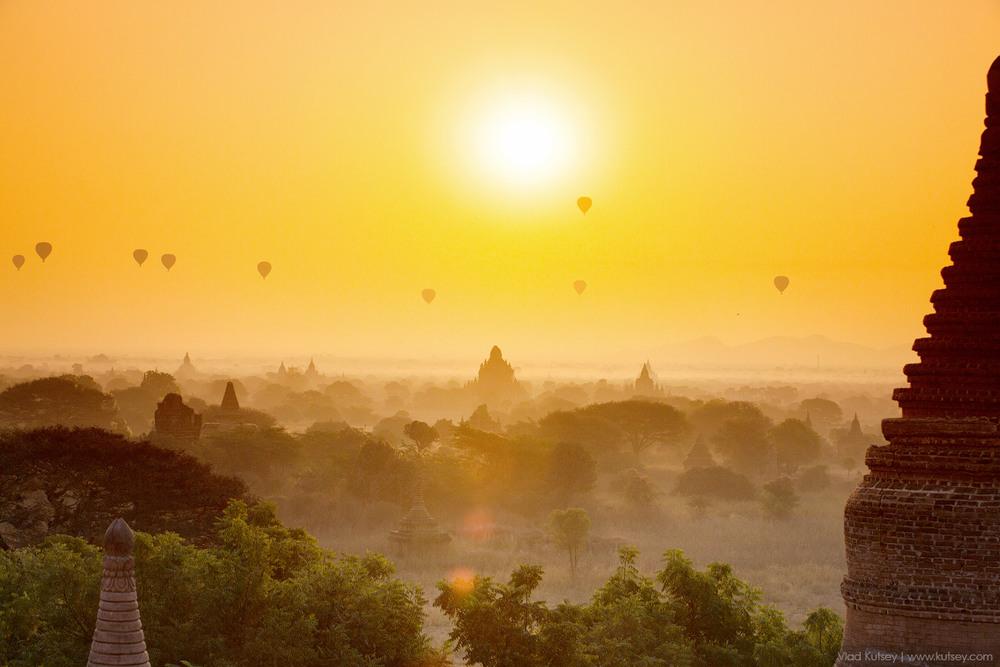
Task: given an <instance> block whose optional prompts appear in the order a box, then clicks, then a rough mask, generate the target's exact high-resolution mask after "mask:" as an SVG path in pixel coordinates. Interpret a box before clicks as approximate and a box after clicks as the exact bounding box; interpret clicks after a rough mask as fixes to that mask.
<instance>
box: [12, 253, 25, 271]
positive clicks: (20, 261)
mask: <svg viewBox="0 0 1000 667" xmlns="http://www.w3.org/2000/svg"><path fill="white" fill-rule="evenodd" d="M14 266H16V267H17V270H18V271H20V270H21V267H22V266H24V255H14Z"/></svg>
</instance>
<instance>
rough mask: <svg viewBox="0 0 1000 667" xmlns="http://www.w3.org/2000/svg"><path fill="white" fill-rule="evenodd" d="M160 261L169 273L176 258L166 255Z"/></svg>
mask: <svg viewBox="0 0 1000 667" xmlns="http://www.w3.org/2000/svg"><path fill="white" fill-rule="evenodd" d="M160 261H161V262H163V266H164V267H166V269H167V271H169V270H170V267H172V266H173V265H174V263H176V262H177V258H176V257H174V256H173V255H171V254H170V253H167V254H166V255H164V256H163V257H161V258H160Z"/></svg>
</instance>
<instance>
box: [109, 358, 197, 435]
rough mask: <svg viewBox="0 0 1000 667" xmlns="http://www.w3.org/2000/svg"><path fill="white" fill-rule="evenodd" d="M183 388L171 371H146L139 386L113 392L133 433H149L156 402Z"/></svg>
mask: <svg viewBox="0 0 1000 667" xmlns="http://www.w3.org/2000/svg"><path fill="white" fill-rule="evenodd" d="M180 393H181V388H180V387H179V386H178V385H177V381H176V380H174V376H173V375H170V374H169V373H161V372H159V371H146V372H145V373H144V374H143V376H142V382H141V383H140V384H139V386H138V387H128V388H126V389H116V390H115V391H113V392H111V394H112V395H113V396H114V397H115V399H116V400H117V401H118V405H119V406H120V408H121V411H122V415H124V417H125V420H126V421H127V422H128V425H129V428H131V429H132V432H133V433H137V434H138V433H148V432H149V431H150V430H152V428H153V414H154V413H155V412H156V404H157V403H159V402H160V401H162V400H163V397H164V396H166V395H167V394H180Z"/></svg>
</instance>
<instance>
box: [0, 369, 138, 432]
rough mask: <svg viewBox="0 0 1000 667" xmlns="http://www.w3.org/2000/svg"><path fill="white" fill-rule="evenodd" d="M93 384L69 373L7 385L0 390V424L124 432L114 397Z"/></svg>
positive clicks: (123, 423) (125, 428)
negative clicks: (90, 427) (91, 428)
mask: <svg viewBox="0 0 1000 667" xmlns="http://www.w3.org/2000/svg"><path fill="white" fill-rule="evenodd" d="M88 379H89V378H88ZM93 384H94V383H93V380H90V382H89V383H88V382H87V381H86V380H80V379H79V378H76V377H74V376H71V375H69V376H64V377H49V378H41V379H39V380H32V381H31V382H22V383H21V384H16V385H14V386H12V387H9V388H7V389H5V390H3V391H2V392H0V427H7V428H20V429H32V428H42V427H47V426H57V425H63V426H69V427H89V426H93V427H96V428H103V429H107V430H109V431H116V432H119V433H128V425H127V424H126V423H125V420H124V418H123V417H122V416H121V414H120V413H119V412H118V404H117V403H116V402H115V399H114V397H113V396H110V395H108V394H105V393H103V392H101V391H100V390H98V389H95V388H94V387H93Z"/></svg>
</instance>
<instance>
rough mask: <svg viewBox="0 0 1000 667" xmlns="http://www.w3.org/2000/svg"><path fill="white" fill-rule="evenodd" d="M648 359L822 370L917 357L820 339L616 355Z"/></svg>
mask: <svg viewBox="0 0 1000 667" xmlns="http://www.w3.org/2000/svg"><path fill="white" fill-rule="evenodd" d="M626 354H627V355H628V356H629V357H630V358H632V359H635V358H638V357H642V358H644V359H645V358H648V359H649V360H650V361H652V363H653V365H654V367H656V366H657V365H663V364H669V365H672V366H677V365H683V366H700V367H803V366H804V367H810V368H815V367H817V366H819V367H822V368H830V367H836V368H898V369H899V370H900V371H902V367H903V365H904V364H908V363H912V362H915V361H917V354H916V353H915V352H913V351H912V350H911V349H910V348H909V347H908V346H906V345H892V346H890V347H886V348H874V347H868V346H866V345H860V344H858V343H845V342H842V341H836V340H832V339H830V338H827V337H826V336H822V335H818V334H816V335H812V336H807V337H804V338H796V337H793V336H772V337H770V338H761V339H760V340H755V341H750V342H749V343H742V344H739V345H727V344H725V343H723V342H722V341H721V340H719V339H718V338H715V337H714V336H705V337H703V338H698V339H696V340H692V341H688V342H685V343H674V344H670V345H661V346H659V347H656V348H653V349H650V350H648V351H645V352H629V353H622V354H621V355H616V356H617V357H618V358H620V359H623V360H624V358H625V356H626Z"/></svg>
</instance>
